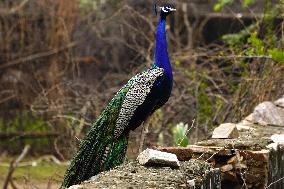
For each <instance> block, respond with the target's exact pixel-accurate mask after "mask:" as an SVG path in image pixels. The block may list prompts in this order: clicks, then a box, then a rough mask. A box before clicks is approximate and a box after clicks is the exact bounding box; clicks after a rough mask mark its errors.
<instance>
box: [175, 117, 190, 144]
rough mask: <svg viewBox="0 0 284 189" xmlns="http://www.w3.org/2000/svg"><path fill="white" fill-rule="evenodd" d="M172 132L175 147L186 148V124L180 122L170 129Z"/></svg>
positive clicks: (187, 142) (187, 141) (187, 140)
mask: <svg viewBox="0 0 284 189" xmlns="http://www.w3.org/2000/svg"><path fill="white" fill-rule="evenodd" d="M172 131H173V135H174V142H175V145H176V146H182V147H186V146H187V145H188V144H189V139H188V137H187V133H188V124H185V123H183V122H180V123H178V124H177V125H176V126H175V127H174V128H173V129H172Z"/></svg>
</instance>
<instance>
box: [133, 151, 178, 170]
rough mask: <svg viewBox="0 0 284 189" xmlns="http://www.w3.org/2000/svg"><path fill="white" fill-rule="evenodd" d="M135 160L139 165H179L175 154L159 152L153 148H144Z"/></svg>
mask: <svg viewBox="0 0 284 189" xmlns="http://www.w3.org/2000/svg"><path fill="white" fill-rule="evenodd" d="M137 160H138V162H139V164H141V165H158V166H161V165H163V166H169V167H179V166H180V163H179V161H178V159H177V156H176V155H175V154H172V153H167V152H161V151H158V150H153V149H149V148H148V149H146V150H144V151H143V152H141V153H140V154H139V155H138V157H137Z"/></svg>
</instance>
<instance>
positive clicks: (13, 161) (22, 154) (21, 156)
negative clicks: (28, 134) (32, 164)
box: [3, 145, 30, 189]
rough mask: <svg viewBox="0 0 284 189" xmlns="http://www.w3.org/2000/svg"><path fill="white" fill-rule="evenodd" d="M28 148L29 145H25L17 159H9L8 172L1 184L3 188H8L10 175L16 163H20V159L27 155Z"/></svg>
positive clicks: (16, 165)
mask: <svg viewBox="0 0 284 189" xmlns="http://www.w3.org/2000/svg"><path fill="white" fill-rule="evenodd" d="M29 149H30V145H26V146H25V148H24V149H23V151H22V153H21V154H20V156H19V157H18V158H17V159H14V160H12V161H11V163H10V167H9V171H8V174H7V176H6V179H5V181H4V184H3V189H8V185H9V182H10V183H11V180H12V175H13V173H14V171H15V170H16V168H17V167H18V164H19V163H20V161H22V159H23V158H24V157H25V156H26V155H27V153H28V151H29Z"/></svg>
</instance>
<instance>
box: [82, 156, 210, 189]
mask: <svg viewBox="0 0 284 189" xmlns="http://www.w3.org/2000/svg"><path fill="white" fill-rule="evenodd" d="M209 170H211V167H210V165H209V164H208V163H205V162H202V161H198V160H191V161H187V162H181V167H180V168H179V169H172V168H169V167H144V166H141V165H139V164H138V163H137V162H128V163H125V164H123V165H122V166H119V167H117V168H115V169H113V170H111V171H109V172H104V173H101V174H99V175H97V176H94V177H92V178H91V180H90V181H88V182H86V183H84V184H83V185H82V188H84V189H88V188H127V189H130V188H189V185H190V181H191V180H192V179H195V184H196V185H197V187H196V188H199V187H200V185H201V183H202V179H203V178H204V176H205V174H206V173H207V172H208V171H209ZM198 186H199V187H198Z"/></svg>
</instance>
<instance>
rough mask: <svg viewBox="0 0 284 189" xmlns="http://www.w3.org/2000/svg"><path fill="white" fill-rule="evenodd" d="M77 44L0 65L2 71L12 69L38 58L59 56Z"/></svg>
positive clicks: (73, 43) (72, 43)
mask: <svg viewBox="0 0 284 189" xmlns="http://www.w3.org/2000/svg"><path fill="white" fill-rule="evenodd" d="M77 44H78V42H71V43H69V44H68V45H66V46H63V47H59V48H55V49H52V50H49V51H46V52H40V53H37V54H32V55H29V56H26V57H21V58H18V59H16V60H12V61H10V62H7V63H4V64H3V65H0V69H3V68H7V67H10V66H14V65H17V64H21V63H25V62H28V61H32V60H35V59H38V58H43V57H47V56H51V55H53V54H57V53H59V52H60V51H63V50H65V49H69V48H72V47H74V46H76V45H77Z"/></svg>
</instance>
